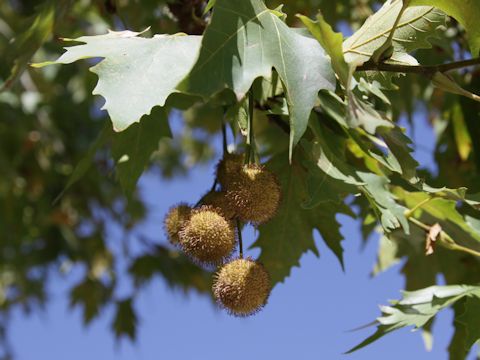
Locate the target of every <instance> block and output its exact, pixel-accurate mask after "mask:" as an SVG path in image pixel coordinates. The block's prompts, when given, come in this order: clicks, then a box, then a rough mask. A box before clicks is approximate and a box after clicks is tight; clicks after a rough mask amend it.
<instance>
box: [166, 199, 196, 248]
mask: <svg viewBox="0 0 480 360" xmlns="http://www.w3.org/2000/svg"><path fill="white" fill-rule="evenodd" d="M191 212H192V208H191V207H190V206H188V205H187V204H183V203H182V204H178V205H176V206H174V207H172V208H170V210H169V211H168V213H167V215H166V216H165V220H164V222H163V224H164V228H165V232H166V233H167V237H168V240H169V241H170V242H171V243H172V244H173V245H177V244H178V242H179V239H178V232H179V231H180V230H181V229H182V228H183V226H184V225H185V222H186V221H187V220H188V219H189V218H190V213H191Z"/></svg>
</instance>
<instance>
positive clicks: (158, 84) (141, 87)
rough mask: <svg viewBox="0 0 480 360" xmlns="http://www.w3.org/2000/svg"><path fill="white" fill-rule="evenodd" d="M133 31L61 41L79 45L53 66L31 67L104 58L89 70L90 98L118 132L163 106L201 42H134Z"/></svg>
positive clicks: (164, 38) (172, 38) (161, 38)
mask: <svg viewBox="0 0 480 360" xmlns="http://www.w3.org/2000/svg"><path fill="white" fill-rule="evenodd" d="M138 35H140V33H136V32H132V31H119V32H115V31H110V32H109V33H108V34H105V35H98V36H82V37H79V38H77V39H73V40H72V39H66V41H76V42H82V43H84V44H82V45H76V46H71V47H68V48H66V50H67V51H66V52H65V53H64V54H63V55H62V56H60V58H59V59H58V60H56V61H53V62H46V63H42V64H35V65H34V66H36V67H41V66H45V65H49V64H70V63H72V62H75V61H77V60H80V59H86V58H104V60H102V61H101V62H100V63H99V64H97V65H95V66H94V67H92V68H91V70H92V71H93V72H94V73H95V74H97V75H98V78H99V79H98V84H97V86H96V87H95V89H94V91H93V93H94V94H95V95H101V96H103V97H104V98H105V105H104V106H103V109H105V110H107V111H108V113H109V115H110V117H111V119H112V122H113V127H114V130H116V131H122V130H125V129H126V128H127V127H129V126H130V125H131V124H133V123H135V122H139V121H140V118H141V117H142V116H143V115H148V114H150V112H151V110H152V108H153V107H155V106H163V105H164V104H165V101H166V99H167V97H168V96H169V95H170V94H171V93H173V92H176V90H175V88H176V86H177V84H178V83H179V82H180V80H181V79H182V78H184V77H185V76H186V74H187V73H188V71H189V70H190V69H191V67H192V65H193V63H194V62H195V58H196V55H197V53H198V49H199V46H200V40H201V37H199V36H185V35H155V36H154V37H153V38H142V37H138Z"/></svg>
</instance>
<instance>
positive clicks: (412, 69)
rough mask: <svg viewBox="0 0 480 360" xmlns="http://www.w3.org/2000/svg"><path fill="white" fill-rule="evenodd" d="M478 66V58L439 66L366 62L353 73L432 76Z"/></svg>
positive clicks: (479, 59) (479, 62) (479, 61)
mask: <svg viewBox="0 0 480 360" xmlns="http://www.w3.org/2000/svg"><path fill="white" fill-rule="evenodd" d="M478 65H480V58H474V59H468V60H462V61H453V62H450V63H446V64H439V65H398V64H386V63H379V64H376V63H374V62H373V61H368V62H366V63H364V64H363V65H360V66H358V67H357V68H356V69H355V71H369V70H376V71H386V72H398V73H414V74H423V75H433V74H435V73H437V72H441V73H444V72H447V71H451V70H458V69H462V68H466V67H470V66H478Z"/></svg>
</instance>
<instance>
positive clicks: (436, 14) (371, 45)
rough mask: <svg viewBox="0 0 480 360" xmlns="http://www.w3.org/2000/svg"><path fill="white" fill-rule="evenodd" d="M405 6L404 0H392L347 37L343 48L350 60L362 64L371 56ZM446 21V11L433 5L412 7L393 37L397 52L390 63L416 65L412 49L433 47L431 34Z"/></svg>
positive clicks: (381, 43) (347, 58)
mask: <svg viewBox="0 0 480 360" xmlns="http://www.w3.org/2000/svg"><path fill="white" fill-rule="evenodd" d="M401 8H402V1H401V0H388V1H386V2H385V3H384V5H383V6H382V8H381V9H380V10H378V11H377V12H376V13H375V14H373V15H372V16H371V17H369V18H368V19H367V21H366V22H365V23H364V24H363V26H362V27H361V28H360V29H359V30H357V31H356V32H355V33H354V34H353V35H352V36H351V37H349V38H348V39H347V40H345V42H344V44H343V51H344V53H345V59H346V61H347V62H348V63H355V64H361V63H364V62H366V61H368V60H369V59H370V57H371V56H372V54H373V52H374V51H375V50H376V49H378V48H379V47H380V46H382V45H383V43H384V42H385V39H386V38H387V37H388V35H389V34H390V31H391V30H392V28H393V25H394V23H395V19H396V17H397V15H398V13H399V12H400V9H401ZM444 23H445V14H443V13H441V12H440V11H438V10H436V9H435V8H433V7H431V6H415V7H409V8H407V9H406V10H405V12H404V13H403V15H402V17H401V19H400V22H399V24H398V26H397V28H396V30H395V34H394V37H393V47H394V52H393V55H392V56H391V58H390V59H389V60H387V61H386V62H387V63H397V64H405V65H416V64H418V62H417V61H416V60H415V58H413V57H412V56H410V55H408V53H410V52H412V51H414V50H417V49H422V48H430V47H431V45H430V43H429V42H428V38H429V37H433V36H435V35H436V30H437V28H438V27H439V26H440V25H442V24H444Z"/></svg>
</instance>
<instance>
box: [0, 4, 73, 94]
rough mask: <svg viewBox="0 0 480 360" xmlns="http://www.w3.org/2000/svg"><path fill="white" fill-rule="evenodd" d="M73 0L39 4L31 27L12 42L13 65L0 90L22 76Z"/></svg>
mask: <svg viewBox="0 0 480 360" xmlns="http://www.w3.org/2000/svg"><path fill="white" fill-rule="evenodd" d="M72 3H73V1H71V0H60V1H59V0H48V1H45V2H43V3H42V4H40V5H39V6H38V12H37V14H36V15H35V17H34V18H33V21H32V23H31V24H30V25H29V27H28V28H27V29H26V30H25V31H24V32H22V33H20V34H19V35H18V36H16V37H15V40H14V41H13V43H12V44H11V54H12V56H13V67H12V68H11V70H10V75H9V77H8V79H7V80H6V81H5V83H4V84H3V85H2V86H1V87H0V91H2V90H3V89H5V88H7V87H9V86H10V85H11V84H12V83H13V82H14V81H15V80H16V79H17V78H18V76H20V74H21V73H22V71H23V70H24V69H25V67H26V66H27V64H28V62H29V61H30V60H31V58H32V56H33V55H34V54H35V53H36V52H37V50H38V49H39V48H40V47H41V46H42V45H43V44H44V43H45V42H46V41H47V40H48V39H49V38H50V36H51V35H52V33H53V29H54V26H55V22H56V20H58V18H61V17H63V16H64V15H65V13H66V12H67V10H68V9H69V8H70V6H71V5H72Z"/></svg>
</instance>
